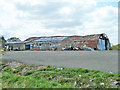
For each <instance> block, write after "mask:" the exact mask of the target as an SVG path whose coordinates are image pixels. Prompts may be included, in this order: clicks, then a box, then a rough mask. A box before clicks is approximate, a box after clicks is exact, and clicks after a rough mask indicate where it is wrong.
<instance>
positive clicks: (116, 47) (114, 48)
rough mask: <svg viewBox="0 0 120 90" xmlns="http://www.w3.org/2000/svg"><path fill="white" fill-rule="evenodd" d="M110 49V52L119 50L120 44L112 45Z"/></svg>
mask: <svg viewBox="0 0 120 90" xmlns="http://www.w3.org/2000/svg"><path fill="white" fill-rule="evenodd" d="M111 48H112V50H120V44H117V45H114V46H112V47H111Z"/></svg>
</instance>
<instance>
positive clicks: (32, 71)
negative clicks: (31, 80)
mask: <svg viewBox="0 0 120 90" xmlns="http://www.w3.org/2000/svg"><path fill="white" fill-rule="evenodd" d="M34 72H35V70H31V71H27V72H26V73H25V76H28V75H30V74H33V73H34Z"/></svg>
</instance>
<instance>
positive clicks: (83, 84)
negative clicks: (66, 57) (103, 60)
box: [0, 62, 120, 88]
mask: <svg viewBox="0 0 120 90" xmlns="http://www.w3.org/2000/svg"><path fill="white" fill-rule="evenodd" d="M0 68H1V73H0V80H1V81H2V82H0V87H1V88H119V85H120V83H119V81H120V78H119V77H120V73H119V74H118V73H103V72H100V71H97V70H88V69H83V68H65V67H52V66H34V65H26V64H22V63H18V62H8V63H3V62H1V63H0Z"/></svg>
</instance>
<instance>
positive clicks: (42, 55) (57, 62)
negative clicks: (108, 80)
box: [2, 51, 118, 72]
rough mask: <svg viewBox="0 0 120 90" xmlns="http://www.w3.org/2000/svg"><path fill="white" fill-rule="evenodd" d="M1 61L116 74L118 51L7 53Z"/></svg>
mask: <svg viewBox="0 0 120 90" xmlns="http://www.w3.org/2000/svg"><path fill="white" fill-rule="evenodd" d="M2 59H3V60H7V61H13V60H15V61H19V62H23V63H25V64H35V65H52V66H65V67H77V68H79V67H82V68H88V69H94V70H100V71H103V72H110V71H112V72H118V51H15V52H7V53H6V54H5V55H3V56H2Z"/></svg>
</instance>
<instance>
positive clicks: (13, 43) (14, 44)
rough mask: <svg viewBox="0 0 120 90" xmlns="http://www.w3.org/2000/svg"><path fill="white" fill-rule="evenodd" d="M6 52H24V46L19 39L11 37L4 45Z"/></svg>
mask: <svg viewBox="0 0 120 90" xmlns="http://www.w3.org/2000/svg"><path fill="white" fill-rule="evenodd" d="M5 47H6V50H8V51H10V50H25V44H24V42H22V41H21V40H20V39H19V38H16V37H12V38H10V39H8V40H7V42H6V43H5Z"/></svg>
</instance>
